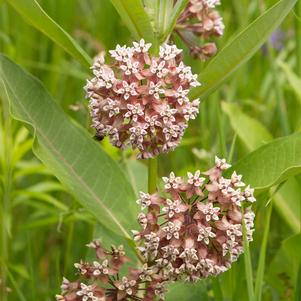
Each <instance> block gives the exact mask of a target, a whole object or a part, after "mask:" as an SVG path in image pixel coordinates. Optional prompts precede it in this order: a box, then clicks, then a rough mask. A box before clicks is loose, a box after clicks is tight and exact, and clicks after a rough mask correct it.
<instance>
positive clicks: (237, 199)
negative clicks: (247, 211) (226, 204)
mask: <svg viewBox="0 0 301 301" xmlns="http://www.w3.org/2000/svg"><path fill="white" fill-rule="evenodd" d="M231 195H232V196H231V201H232V202H233V203H234V204H236V205H237V206H239V207H241V202H243V201H244V200H245V198H244V196H243V195H242V193H241V191H240V189H237V190H233V191H232V192H231Z"/></svg>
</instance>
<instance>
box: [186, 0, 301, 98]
mask: <svg viewBox="0 0 301 301" xmlns="http://www.w3.org/2000/svg"><path fill="white" fill-rule="evenodd" d="M296 1H297V0H281V1H278V2H277V3H276V4H275V5H274V6H272V7H271V8H270V9H268V10H267V11H266V12H265V13H263V14H262V15H261V16H260V17H259V18H257V19H256V20H255V21H254V22H253V23H251V24H250V25H249V26H248V27H247V28H246V29H244V30H243V31H242V32H240V33H239V34H238V35H237V36H236V37H235V38H234V39H232V40H231V42H230V43H229V44H228V45H227V46H226V47H224V48H223V49H222V50H221V51H220V52H219V54H218V55H217V56H216V57H215V58H214V59H213V60H212V61H211V62H210V63H209V64H208V66H207V67H206V68H205V70H204V71H203V72H202V73H201V74H200V75H199V80H200V82H201V83H202V86H200V87H197V88H194V89H193V90H192V92H191V93H190V95H189V96H190V98H191V99H194V98H198V97H204V96H207V95H209V94H210V93H212V92H213V91H214V90H215V89H216V88H218V87H219V86H220V85H221V84H222V83H223V81H224V80H226V79H227V78H228V77H229V76H230V75H231V74H232V73H233V72H234V71H235V70H237V69H238V68H239V67H240V66H241V65H242V64H244V63H245V62H246V61H248V60H249V59H250V58H251V57H252V56H253V55H254V54H255V52H256V51H257V50H258V49H259V48H260V47H261V46H262V45H263V43H264V42H265V41H266V40H267V39H268V37H269V36H270V35H271V33H272V32H273V31H274V30H275V29H276V28H277V27H278V26H279V25H280V23H281V22H282V21H283V19H284V18H285V17H286V16H287V14H288V13H289V12H290V11H291V9H292V8H293V6H294V5H295V3H296Z"/></svg>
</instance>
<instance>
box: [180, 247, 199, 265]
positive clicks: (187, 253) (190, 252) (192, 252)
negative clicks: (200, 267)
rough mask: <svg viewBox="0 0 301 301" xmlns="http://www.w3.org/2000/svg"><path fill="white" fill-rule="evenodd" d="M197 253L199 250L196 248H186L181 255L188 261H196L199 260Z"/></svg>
mask: <svg viewBox="0 0 301 301" xmlns="http://www.w3.org/2000/svg"><path fill="white" fill-rule="evenodd" d="M197 253H198V252H197V250H196V249H194V248H185V249H184V251H183V252H182V253H181V254H180V256H179V257H180V258H182V259H184V260H185V261H186V262H195V261H198V260H199V257H198V255H197Z"/></svg>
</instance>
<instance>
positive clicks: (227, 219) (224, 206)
mask: <svg viewBox="0 0 301 301" xmlns="http://www.w3.org/2000/svg"><path fill="white" fill-rule="evenodd" d="M229 167H230V165H229V164H228V163H227V162H226V160H225V159H220V158H218V157H216V158H215V166H214V167H213V168H211V169H210V170H209V171H207V172H204V173H201V172H200V171H196V172H195V173H188V178H187V179H184V178H183V177H177V176H176V175H175V174H174V173H173V172H172V173H171V174H170V176H169V177H163V181H164V184H165V185H164V192H163V193H162V195H163V196H162V197H161V198H160V197H159V194H158V193H156V194H155V196H156V198H160V203H157V204H156V212H155V213H154V207H153V205H152V204H151V203H150V201H149V200H150V199H151V198H152V195H147V204H149V206H145V207H147V208H148V210H149V213H148V214H152V219H151V220H150V219H146V220H145V222H146V224H145V223H143V225H142V230H141V231H140V232H139V231H138V232H135V240H136V241H137V242H138V245H139V250H140V251H141V252H142V255H143V256H144V257H145V259H146V261H147V262H149V263H150V262H152V263H153V262H155V266H156V267H157V270H158V271H160V272H159V275H160V276H162V277H163V278H164V279H166V280H169V281H176V280H186V281H197V280H198V279H202V278H206V277H209V276H216V275H218V274H220V273H223V272H225V271H226V270H228V269H229V268H230V267H231V264H232V263H233V262H234V261H236V260H237V258H238V257H239V255H240V254H241V253H242V252H243V237H242V236H243V231H242V229H243V224H245V225H246V232H247V239H248V240H250V241H251V240H252V234H253V231H254V230H253V227H254V222H253V221H254V217H255V215H254V213H253V212H252V210H251V208H250V207H249V208H247V209H246V210H245V212H243V210H242V207H241V206H242V204H243V203H246V202H248V201H250V202H252V201H254V200H255V198H254V196H253V193H254V190H253V189H251V188H250V187H249V186H247V187H245V184H244V183H243V182H242V176H241V175H238V174H237V173H235V172H234V173H233V174H232V176H231V178H230V179H227V178H224V177H223V176H222V173H223V171H224V170H226V169H228V168H229ZM201 175H202V177H201ZM198 189H200V190H198ZM139 203H141V199H140V200H139ZM143 217H144V218H145V216H144V215H143ZM150 221H151V222H150ZM154 221H155V223H154Z"/></svg>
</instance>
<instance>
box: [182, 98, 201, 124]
mask: <svg viewBox="0 0 301 301" xmlns="http://www.w3.org/2000/svg"><path fill="white" fill-rule="evenodd" d="M199 105H200V101H199V99H195V100H193V101H192V102H187V103H186V104H185V106H184V108H183V113H184V118H185V119H186V120H187V121H188V120H189V119H195V118H196V116H197V115H198V113H199Z"/></svg>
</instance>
